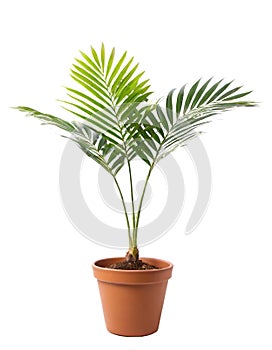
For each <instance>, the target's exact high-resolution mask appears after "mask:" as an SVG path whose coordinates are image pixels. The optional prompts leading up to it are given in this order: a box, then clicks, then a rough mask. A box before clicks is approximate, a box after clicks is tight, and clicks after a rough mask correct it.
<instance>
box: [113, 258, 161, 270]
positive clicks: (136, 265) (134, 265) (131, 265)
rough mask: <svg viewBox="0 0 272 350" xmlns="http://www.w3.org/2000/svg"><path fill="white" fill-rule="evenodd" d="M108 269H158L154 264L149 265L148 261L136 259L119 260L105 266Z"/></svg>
mask: <svg viewBox="0 0 272 350" xmlns="http://www.w3.org/2000/svg"><path fill="white" fill-rule="evenodd" d="M106 267H107V268H109V269H115V270H154V269H158V267H156V266H154V265H150V264H148V263H145V262H144V261H142V260H137V261H126V260H124V261H120V262H118V263H115V264H110V265H108V266H106Z"/></svg>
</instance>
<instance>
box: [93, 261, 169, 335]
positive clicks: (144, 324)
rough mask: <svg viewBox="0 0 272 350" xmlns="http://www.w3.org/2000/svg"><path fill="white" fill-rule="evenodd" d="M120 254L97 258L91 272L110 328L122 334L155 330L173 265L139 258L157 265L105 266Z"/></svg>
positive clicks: (112, 262) (144, 333) (147, 332)
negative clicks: (147, 267)
mask: <svg viewBox="0 0 272 350" xmlns="http://www.w3.org/2000/svg"><path fill="white" fill-rule="evenodd" d="M122 260H123V258H109V259H103V260H98V261H96V262H95V263H94V264H93V272H94V276H95V277H96V278H97V280H98V286H99V291H100V296H101V301H102V306H103V312H104V317H105V322H106V326H107V329H108V331H109V332H111V333H113V334H118V335H122V336H130V337H132V336H134V337H139V336H144V335H148V334H152V333H154V332H156V331H157V330H158V327H159V322H160V316H161V311H162V307H163V303H164V297H165V292H166V287H167V282H168V279H169V278H170V277H171V275H172V269H173V265H172V264H171V263H169V262H167V261H164V260H159V259H153V258H142V260H143V261H144V262H147V263H149V264H151V265H154V266H156V267H158V269H154V270H116V269H109V268H106V266H108V265H110V264H114V263H116V262H119V261H122Z"/></svg>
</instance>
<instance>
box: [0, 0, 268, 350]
mask: <svg viewBox="0 0 272 350" xmlns="http://www.w3.org/2000/svg"><path fill="white" fill-rule="evenodd" d="M268 5H269V2H268V1H265V0H260V1H257V2H256V1H254V2H253V1H237V0H235V1H234V0H229V1H227V2H224V3H223V2H220V1H212V0H207V1H187V2H182V1H171V0H168V1H142V0H137V1H135V2H132V1H120V0H115V1H83V0H77V1H74V2H72V1H66V2H64V1H56V0H55V1H51V0H47V1H32V0H25V1H18V0H14V1H13V0H10V1H8V2H7V1H6V2H2V3H1V11H0V13H1V21H0V25H1V28H0V29H1V58H0V59H1V137H0V141H1V147H0V150H1V172H0V176H1V182H0V186H1V197H0V198H1V221H0V224H1V235H0V284H1V286H0V348H1V349H3V350H14V349H16V350H17V349H28V350H31V349H35V350H36V349H40V350H43V349H52V350H54V349H66V350H68V349H81V350H84V349H92V348H97V347H99V348H101V349H106V348H107V347H110V349H112V350H115V349H118V350H123V349H130V350H134V349H138V348H139V347H141V349H143V350H146V349H151V348H152V349H153V348H157V349H164V348H165V347H167V346H168V347H169V346H171V348H174V349H186V350H199V349H203V350H206V349H207V350H218V349H220V350H225V349H228V350H229V349H232V350H240V349H248V350H251V349H252V350H255V349H256V350H257V349H262V350H270V349H271V348H272V333H271V328H272V300H271V295H272V281H271V276H272V274H271V270H272V254H271V250H272V249H271V248H272V230H271V228H272V225H271V198H272V190H271V178H272V171H271V146H272V142H271V127H272V122H271V109H270V105H271V102H270V100H271V61H272V57H271V53H270V51H269V48H270V46H271V35H270V33H271V30H272V28H271V18H270V12H269V9H268ZM102 40H103V41H104V42H105V45H106V47H111V46H113V45H114V46H116V47H117V48H118V49H119V50H120V52H122V51H124V50H125V49H128V50H129V53H130V54H131V55H135V57H136V59H137V60H138V61H140V62H141V67H143V68H144V69H145V70H146V72H147V75H148V76H149V77H150V79H151V82H152V86H153V90H154V91H156V96H157V97H160V96H163V95H165V94H166V93H167V92H168V91H169V90H170V89H171V88H173V87H179V86H181V85H183V83H185V82H190V83H191V82H193V81H194V80H195V79H196V78H198V77H199V76H203V77H206V76H213V75H214V76H215V77H217V78H221V77H225V78H227V79H233V78H235V79H237V81H238V82H239V83H240V82H242V83H244V84H245V86H246V88H248V89H253V90H254V98H255V99H256V100H258V101H261V102H262V104H261V107H260V108H256V109H253V110H239V111H235V112H232V113H229V114H228V115H227V114H226V115H224V116H222V117H221V118H220V119H222V120H221V121H217V122H215V123H213V124H212V125H210V127H209V130H208V133H207V134H205V135H204V136H203V138H202V141H203V143H204V144H205V147H206V150H207V152H208V154H209V158H210V162H211V166H212V174H213V192H212V198H211V201H210V205H209V209H208V211H207V214H206V216H205V218H204V220H203V221H202V223H201V224H200V225H199V226H198V228H197V230H196V231H195V232H194V233H193V234H192V235H189V236H185V235H184V234H183V232H184V228H185V226H186V220H187V218H188V215H189V213H190V210H191V209H192V205H193V202H194V196H195V194H196V190H195V185H196V182H195V179H194V173H193V171H191V172H190V171H189V170H188V167H187V165H186V164H189V162H187V163H186V162H185V165H186V166H185V167H184V168H183V171H184V176H185V175H186V176H185V177H186V178H185V185H186V191H187V192H186V198H187V199H186V202H185V207H184V214H182V215H181V217H180V219H179V221H178V222H177V224H176V225H175V226H174V227H173V228H172V229H171V232H169V233H168V234H167V235H166V236H164V237H163V238H162V239H161V240H159V241H157V242H155V243H154V244H152V245H150V246H147V247H145V248H143V249H142V251H141V253H142V255H143V256H154V257H158V258H164V259H167V260H170V261H172V262H173V263H174V265H175V269H174V274H173V278H172V279H171V280H170V282H169V287H168V291H167V297H166V301H165V307H164V311H163V315H162V320H161V326H160V330H159V332H158V333H156V334H154V335H152V336H149V337H144V338H136V339H130V338H122V337H117V336H114V335H111V334H109V333H107V331H106V330H105V327H104V323H103V322H104V321H103V316H102V310H101V306H100V301H99V295H98V289H97V285H96V281H95V280H94V278H93V277H92V271H91V263H92V262H93V261H94V260H96V259H99V258H103V257H106V256H116V255H120V254H124V253H125V252H122V251H121V252H120V251H116V250H110V249H108V248H104V247H100V246H97V245H94V244H93V243H92V242H90V241H88V240H86V239H85V238H83V237H82V236H81V235H80V234H78V233H77V232H76V230H75V229H74V227H73V226H72V225H71V224H70V222H69V221H68V219H67V217H66V215H65V213H64V211H63V208H62V205H61V201H60V197H59V191H58V170H59V162H60V157H61V154H62V150H63V147H64V140H63V139H61V138H60V137H58V136H56V134H57V133H56V132H55V131H54V130H52V129H50V128H46V127H41V126H40V125H39V123H38V122H35V121H33V120H30V119H25V118H24V117H23V115H21V114H20V113H19V112H17V111H15V110H11V109H8V107H9V106H16V105H20V104H24V105H28V106H32V107H34V108H38V109H40V110H42V111H47V112H51V113H55V114H56V113H59V115H62V116H63V115H64V112H63V111H62V110H61V109H60V108H59V107H58V106H57V102H56V98H61V97H63V89H62V88H61V86H62V85H65V84H66V83H67V81H70V80H69V74H68V71H69V67H70V65H71V63H72V62H73V58H74V57H75V56H76V55H77V53H78V50H79V49H81V50H83V51H84V50H88V45H89V44H93V45H94V46H96V47H97V46H98V45H100V43H101V41H102ZM52 131H53V132H52ZM183 152H184V150H179V151H177V155H176V157H177V159H179V157H180V159H182V158H185V157H183ZM182 165H183V164H181V166H182ZM186 169H187V170H186ZM190 174H191V176H190ZM191 179H192V180H191ZM153 185H154V188H156V183H154V184H153ZM153 185H152V186H153ZM157 185H158V184H157ZM157 188H158V187H157ZM190 194H191V196H190ZM94 200H95V199H94ZM170 344H172V345H170ZM173 344H175V345H173Z"/></svg>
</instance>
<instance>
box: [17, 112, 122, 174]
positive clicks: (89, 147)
mask: <svg viewBox="0 0 272 350" xmlns="http://www.w3.org/2000/svg"><path fill="white" fill-rule="evenodd" d="M16 109H18V110H19V111H21V112H24V113H26V114H27V116H31V117H34V118H37V119H39V120H41V121H42V122H43V123H42V124H47V125H54V126H57V127H58V128H60V129H62V130H64V131H66V132H68V134H69V135H68V136H67V135H62V136H63V137H66V138H68V139H70V140H72V141H74V142H75V143H76V144H77V145H78V146H79V147H80V148H81V150H82V151H83V152H84V153H85V154H86V155H87V156H88V157H90V158H92V159H93V160H95V161H96V162H97V163H98V164H99V165H101V166H102V167H103V168H104V169H105V170H106V171H108V172H109V173H110V174H112V175H113V176H116V174H117V173H118V171H119V170H120V169H121V168H122V166H123V165H124V163H125V160H126V157H125V152H124V150H123V148H122V146H119V145H116V144H114V143H112V142H111V141H110V140H109V138H106V137H105V136H104V135H103V133H98V132H96V131H95V130H93V129H92V128H91V127H90V125H88V124H87V123H81V122H78V121H72V122H67V121H66V120H63V119H61V118H58V117H55V116H53V115H51V114H44V113H41V112H39V111H37V110H34V109H32V108H29V107H23V106H19V107H16Z"/></svg>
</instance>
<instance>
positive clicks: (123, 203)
mask: <svg viewBox="0 0 272 350" xmlns="http://www.w3.org/2000/svg"><path fill="white" fill-rule="evenodd" d="M112 176H113V179H114V182H115V184H116V186H117V189H118V192H119V194H120V198H121V201H122V205H123V209H124V213H125V217H126V222H127V228H128V239H129V246H130V247H131V246H132V237H131V232H130V223H129V218H128V212H127V208H126V203H125V200H124V196H123V193H122V190H121V187H120V185H119V183H118V181H117V179H116V177H115V176H114V175H113V174H112Z"/></svg>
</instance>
